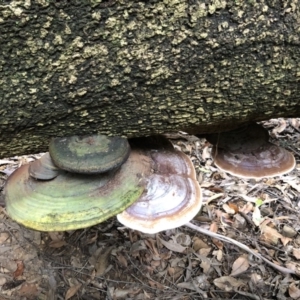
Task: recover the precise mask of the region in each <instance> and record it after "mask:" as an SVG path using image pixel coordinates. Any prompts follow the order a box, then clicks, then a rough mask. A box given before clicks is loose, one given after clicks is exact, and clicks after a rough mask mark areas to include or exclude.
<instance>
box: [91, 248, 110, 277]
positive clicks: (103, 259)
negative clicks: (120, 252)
mask: <svg viewBox="0 0 300 300" xmlns="http://www.w3.org/2000/svg"><path fill="white" fill-rule="evenodd" d="M113 248H114V247H113V246H111V247H108V248H107V249H106V250H105V251H101V252H100V253H99V254H98V256H97V258H96V264H95V269H96V276H102V275H103V274H104V272H105V270H106V268H107V267H108V257H109V255H110V253H111V251H112V250H113Z"/></svg>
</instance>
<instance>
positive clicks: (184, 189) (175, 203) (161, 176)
mask: <svg viewBox="0 0 300 300" xmlns="http://www.w3.org/2000/svg"><path fill="white" fill-rule="evenodd" d="M148 153H149V156H150V157H151V158H152V169H153V171H154V173H153V174H152V175H150V176H149V177H147V178H146V179H145V180H146V182H147V184H146V189H145V191H144V193H143V194H142V196H141V197H140V198H139V199H138V200H137V201H136V202H135V203H133V204H132V205H131V206H129V207H128V208H127V209H126V210H125V211H123V212H122V213H120V214H118V216H117V218H118V220H119V222H121V223H122V224H123V225H125V226H127V227H129V228H132V229H135V230H139V231H142V232H145V233H157V232H160V231H163V230H167V229H172V228H176V227H180V226H182V225H184V224H185V223H187V222H189V221H190V220H191V219H193V217H194V216H195V215H196V214H197V213H198V212H199V210H200V208H201V205H202V196H201V189H200V186H199V183H198V182H197V180H196V179H195V178H196V174H195V171H194V168H193V165H192V163H191V161H190V160H189V158H188V157H187V156H186V155H185V154H183V153H182V152H179V151H175V150H173V151H161V152H159V151H149V152H148Z"/></svg>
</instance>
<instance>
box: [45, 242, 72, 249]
mask: <svg viewBox="0 0 300 300" xmlns="http://www.w3.org/2000/svg"><path fill="white" fill-rule="evenodd" d="M67 244H68V243H67V242H66V241H64V240H56V241H51V242H50V243H49V247H51V248H56V249H57V248H61V247H63V246H65V245H67Z"/></svg>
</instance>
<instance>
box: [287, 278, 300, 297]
mask: <svg viewBox="0 0 300 300" xmlns="http://www.w3.org/2000/svg"><path fill="white" fill-rule="evenodd" d="M289 295H290V297H291V298H293V299H299V298H300V289H299V288H298V287H297V286H296V284H295V282H292V283H291V284H290V285H289Z"/></svg>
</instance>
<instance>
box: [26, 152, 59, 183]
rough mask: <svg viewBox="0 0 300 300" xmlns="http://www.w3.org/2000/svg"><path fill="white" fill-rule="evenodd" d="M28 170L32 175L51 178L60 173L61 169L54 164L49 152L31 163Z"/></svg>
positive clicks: (41, 178) (36, 177) (43, 178)
mask: <svg viewBox="0 0 300 300" xmlns="http://www.w3.org/2000/svg"><path fill="white" fill-rule="evenodd" d="M28 171H29V175H30V176H31V177H33V178H35V179H40V180H50V179H53V178H55V177H56V176H57V175H58V174H59V169H58V168H57V167H56V166H55V165H54V164H53V162H52V159H51V157H50V155H49V152H47V153H45V154H44V155H43V156H42V157H41V158H40V159H37V160H35V161H33V162H32V163H30V164H29V169H28Z"/></svg>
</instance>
